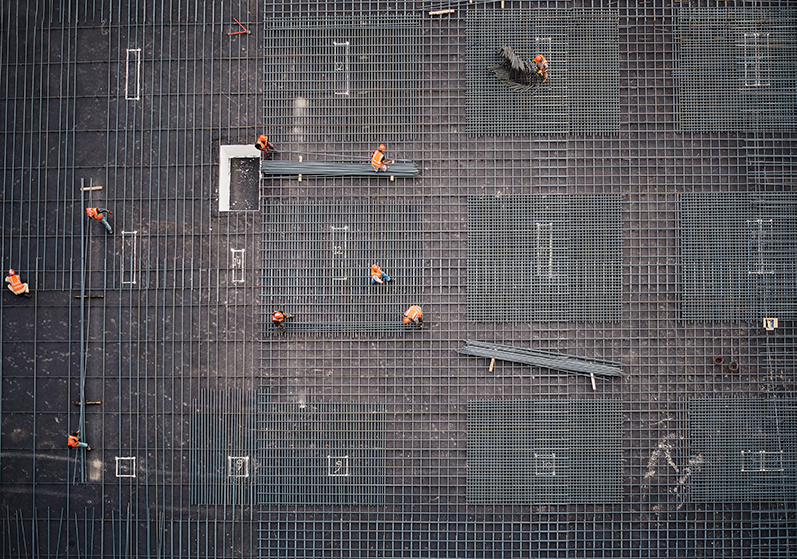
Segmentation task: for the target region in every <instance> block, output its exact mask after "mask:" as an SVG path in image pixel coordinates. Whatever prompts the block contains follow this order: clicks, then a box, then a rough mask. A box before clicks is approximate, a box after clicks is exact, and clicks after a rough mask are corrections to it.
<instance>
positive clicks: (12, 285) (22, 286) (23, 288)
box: [6, 274, 28, 295]
mask: <svg viewBox="0 0 797 559" xmlns="http://www.w3.org/2000/svg"><path fill="white" fill-rule="evenodd" d="M6 283H8V284H9V285H8V288H9V289H10V290H11V292H12V293H13V294H14V295H22V294H23V293H28V284H27V283H22V280H21V279H19V275H17V274H14V275H8V276H6Z"/></svg>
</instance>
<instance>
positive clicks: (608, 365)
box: [457, 340, 622, 377]
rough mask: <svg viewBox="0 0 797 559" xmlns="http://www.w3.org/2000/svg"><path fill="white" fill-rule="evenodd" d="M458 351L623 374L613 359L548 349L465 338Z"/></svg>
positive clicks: (581, 372)
mask: <svg viewBox="0 0 797 559" xmlns="http://www.w3.org/2000/svg"><path fill="white" fill-rule="evenodd" d="M457 353H461V354H464V355H472V356H475V357H487V358H490V359H493V358H494V359H500V360H502V361H514V362H516V363H523V364H525V365H531V366H533V367H544V368H546V369H552V370H554V371H562V372H563V373H572V374H576V375H587V376H589V375H590V374H594V375H598V376H604V377H619V376H622V371H621V370H620V363H615V362H613V361H600V360H597V359H593V360H591V361H586V360H583V359H577V358H574V357H572V356H568V355H563V354H560V353H551V352H548V351H539V350H533V349H528V348H522V347H515V346H508V345H501V344H494V343H490V342H480V341H476V340H466V341H465V347H463V348H461V349H458V350H457Z"/></svg>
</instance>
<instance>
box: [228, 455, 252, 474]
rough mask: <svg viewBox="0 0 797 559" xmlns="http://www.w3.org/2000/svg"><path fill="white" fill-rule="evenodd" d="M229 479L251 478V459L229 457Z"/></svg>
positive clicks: (246, 457)
mask: <svg viewBox="0 0 797 559" xmlns="http://www.w3.org/2000/svg"><path fill="white" fill-rule="evenodd" d="M227 477H249V457H248V456H227Z"/></svg>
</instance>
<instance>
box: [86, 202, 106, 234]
mask: <svg viewBox="0 0 797 559" xmlns="http://www.w3.org/2000/svg"><path fill="white" fill-rule="evenodd" d="M105 212H108V213H109V214H112V213H113V212H112V211H111V210H109V209H106V208H86V215H87V216H89V217H90V218H91V219H96V220H98V221H102V224H103V225H105V228H106V229H107V230H108V233H110V234H111V235H113V229H112V228H111V224H110V223H108V220H107V219H105V215H104V213H105Z"/></svg>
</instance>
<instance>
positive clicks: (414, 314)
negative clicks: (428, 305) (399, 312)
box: [404, 305, 423, 328]
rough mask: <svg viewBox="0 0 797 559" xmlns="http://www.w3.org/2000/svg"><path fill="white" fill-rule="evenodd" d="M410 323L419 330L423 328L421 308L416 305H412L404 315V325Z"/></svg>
mask: <svg viewBox="0 0 797 559" xmlns="http://www.w3.org/2000/svg"><path fill="white" fill-rule="evenodd" d="M410 322H412V323H413V324H414V325H415V326H418V327H419V328H423V312H421V307H419V306H418V305H412V306H411V307H410V308H408V309H407V311H406V312H405V313H404V324H409V323H410Z"/></svg>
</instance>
